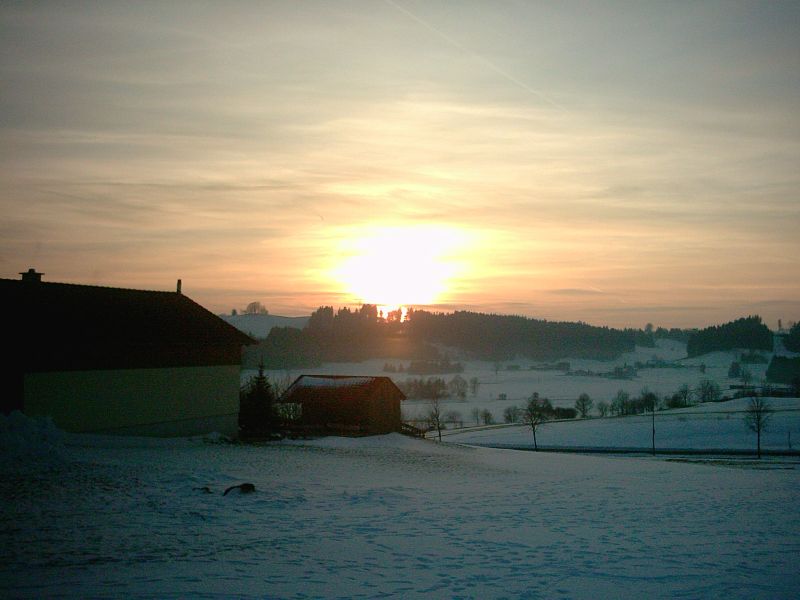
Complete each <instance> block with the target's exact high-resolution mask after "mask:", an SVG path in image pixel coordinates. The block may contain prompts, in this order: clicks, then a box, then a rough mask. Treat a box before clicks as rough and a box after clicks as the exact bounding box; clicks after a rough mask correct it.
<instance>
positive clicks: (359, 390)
mask: <svg viewBox="0 0 800 600" xmlns="http://www.w3.org/2000/svg"><path fill="white" fill-rule="evenodd" d="M382 388H383V389H388V390H389V392H390V393H391V394H392V395H393V396H397V397H399V398H400V399H401V400H404V399H405V395H404V394H403V392H401V391H400V388H398V387H397V386H396V385H395V384H394V382H393V381H392V380H391V379H390V378H388V377H368V376H353V375H301V376H300V377H298V378H297V379H296V380H295V381H294V383H292V385H291V386H289V389H287V390H286V391H285V392H284V394H283V395H282V396H281V399H280V402H290V403H299V404H302V403H303V402H304V401H305V400H307V399H319V398H323V397H324V398H331V399H333V398H337V399H338V398H341V399H348V398H363V397H369V396H370V395H371V394H373V393H376V392H377V391H379V390H381V389H382Z"/></svg>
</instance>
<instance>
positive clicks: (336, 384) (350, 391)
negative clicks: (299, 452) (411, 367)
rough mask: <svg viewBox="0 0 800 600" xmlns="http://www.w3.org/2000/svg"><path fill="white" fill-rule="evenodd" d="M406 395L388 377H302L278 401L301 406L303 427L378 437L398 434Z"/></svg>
mask: <svg viewBox="0 0 800 600" xmlns="http://www.w3.org/2000/svg"><path fill="white" fill-rule="evenodd" d="M403 400H405V395H404V394H403V392H401V391H400V389H399V388H398V387H397V386H396V385H395V384H394V382H393V381H392V380H391V379H389V378H388V377H358V376H347V375H301V376H300V377H298V378H297V379H296V380H295V381H294V383H293V384H292V385H291V386H290V387H289V389H287V390H286V392H285V393H284V394H283V395H282V396H281V398H280V399H279V400H278V402H279V403H282V404H298V405H300V407H301V417H300V423H301V425H302V426H303V427H306V428H308V429H313V430H317V431H322V432H335V433H340V434H350V435H377V434H385V433H391V432H393V431H400V430H401V426H402V419H401V414H400V403H401V401H403Z"/></svg>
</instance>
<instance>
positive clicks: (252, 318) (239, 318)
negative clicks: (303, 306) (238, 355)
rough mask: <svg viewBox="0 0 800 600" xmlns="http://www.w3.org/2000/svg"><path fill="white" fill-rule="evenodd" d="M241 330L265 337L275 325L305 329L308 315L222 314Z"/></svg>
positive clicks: (258, 336)
mask: <svg viewBox="0 0 800 600" xmlns="http://www.w3.org/2000/svg"><path fill="white" fill-rule="evenodd" d="M220 318H221V319H223V320H224V321H226V322H228V323H230V324H231V325H233V326H234V327H236V329H238V330H239V331H242V332H244V333H246V334H247V335H249V336H251V337H255V338H265V337H267V336H268V335H269V332H270V331H271V330H272V328H273V327H294V328H295V329H303V327H305V326H306V323H308V317H280V316H278V315H220Z"/></svg>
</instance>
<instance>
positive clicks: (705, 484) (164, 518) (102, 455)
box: [0, 428, 800, 599]
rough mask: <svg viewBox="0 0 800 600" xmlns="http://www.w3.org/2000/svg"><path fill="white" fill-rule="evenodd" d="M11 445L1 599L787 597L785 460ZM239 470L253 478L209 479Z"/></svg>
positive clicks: (798, 583) (368, 448)
mask: <svg viewBox="0 0 800 600" xmlns="http://www.w3.org/2000/svg"><path fill="white" fill-rule="evenodd" d="M30 430H31V431H34V432H35V431H36V430H37V428H30ZM21 443H22V442H21V441H20V440H17V447H19V446H20V444H21ZM29 443H30V444H32V445H35V444H36V443H38V442H36V441H35V440H29ZM27 456H29V458H28V459H26V460H16V461H9V462H3V463H1V464H2V465H3V471H2V473H1V474H0V475H2V476H1V477H0V498H2V504H0V506H1V508H0V539H2V544H1V545H0V596H2V597H15V598H41V597H54V596H59V597H68V598H85V597H110V598H122V597H139V598H142V597H147V598H186V597H192V598H212V597H238V598H264V597H279V598H336V597H340V598H345V597H346V598H376V597H395V598H592V599H596V598H677V597H682V598H722V597H725V598H729V599H736V598H796V597H798V596H800V572H799V571H798V569H797V564H796V557H797V556H798V555H800V535H798V534H800V506H798V503H797V489H798V484H800V471H798V470H793V469H792V470H786V468H785V465H775V467H776V468H774V469H770V468H769V467H770V463H768V462H765V463H763V465H762V466H763V467H765V468H766V469H767V470H752V469H743V468H735V469H734V468H728V467H720V466H707V465H704V466H699V465H690V464H682V463H673V462H667V461H663V460H659V459H649V458H605V457H586V456H573V455H555V454H535V453H532V452H515V451H508V450H492V449H486V448H482V449H473V448H465V447H459V446H453V445H449V444H442V445H439V444H435V443H433V442H429V441H424V440H411V439H407V438H403V437H400V436H398V435H390V436H383V437H374V438H363V439H342V438H327V439H322V440H317V441H308V442H295V443H276V444H270V445H264V446H234V445H226V444H212V443H204V442H203V441H201V440H199V439H198V440H152V439H150V440H144V439H140V438H103V437H92V436H78V435H72V436H67V437H66V441H65V442H62V446H61V448H60V451H58V452H56V453H52V452H46V453H37V452H33V453H27ZM778 467H783V468H778ZM240 482H252V483H253V484H255V487H256V492H255V493H252V494H240V493H238V492H234V493H231V494H229V495H227V496H223V495H222V493H221V492H222V490H224V489H225V488H227V487H228V486H230V485H233V484H236V483H240ZM203 486H208V488H209V489H210V491H211V492H212V493H205V492H204V491H203V490H201V489H198V488H202V487H203Z"/></svg>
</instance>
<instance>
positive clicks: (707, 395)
mask: <svg viewBox="0 0 800 600" xmlns="http://www.w3.org/2000/svg"><path fill="white" fill-rule="evenodd" d="M721 395H722V391H721V390H720V389H719V384H717V383H716V382H715V381H711V380H710V379H703V381H701V382H700V386H699V387H698V388H697V398H698V400H700V402H716V401H718V400H719V398H720V396H721Z"/></svg>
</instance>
